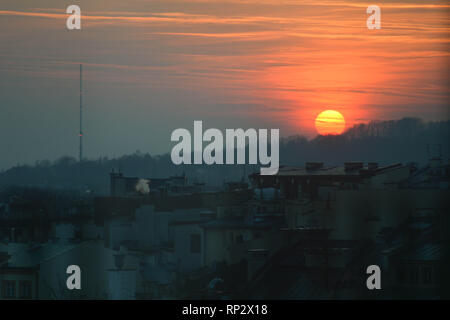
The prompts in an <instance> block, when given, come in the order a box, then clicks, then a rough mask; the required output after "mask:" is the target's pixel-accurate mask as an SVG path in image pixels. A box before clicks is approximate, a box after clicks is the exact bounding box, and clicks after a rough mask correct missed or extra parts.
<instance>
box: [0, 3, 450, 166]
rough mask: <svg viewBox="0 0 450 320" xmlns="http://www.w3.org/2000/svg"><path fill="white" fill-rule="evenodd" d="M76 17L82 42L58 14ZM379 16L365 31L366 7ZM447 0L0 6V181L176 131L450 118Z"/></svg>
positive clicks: (154, 142) (157, 140)
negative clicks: (39, 164) (42, 164)
mask: <svg viewBox="0 0 450 320" xmlns="http://www.w3.org/2000/svg"><path fill="white" fill-rule="evenodd" d="M72 4H76V5H79V6H80V8H81V13H82V20H81V30H68V29H67V28H66V19H67V17H68V16H69V15H68V14H66V13H65V12H66V8H67V7H68V6H69V5H72ZM373 4H376V5H378V6H379V7H380V8H381V29H379V30H376V29H375V30H369V29H368V28H367V26H366V20H367V18H368V16H369V14H367V13H366V8H367V7H368V6H369V5H373ZM449 16H450V2H449V1H432V2H431V1H373V2H364V1H355V0H344V1H339V0H338V1H312V0H310V1H308V0H305V1H291V0H285V1H283V0H231V1H225V0H175V1H172V0H156V1H144V0H127V1H125V0H95V1H93V0H89V1H87V0H86V1H85V0H83V1H75V0H66V1H61V0H21V1H6V0H0V108H1V109H0V110H1V114H0V150H1V151H0V152H1V153H0V155H1V156H0V170H4V169H7V168H9V167H11V166H14V165H17V164H33V163H34V162H35V161H37V160H43V159H49V160H54V159H57V158H59V157H61V156H64V155H68V156H74V157H76V156H77V155H78V121H79V119H78V112H79V109H78V107H79V100H78V99H79V98H78V91H79V64H80V63H82V64H83V69H84V88H83V91H84V92H83V94H84V106H85V112H84V145H85V147H84V153H85V156H86V157H88V158H91V159H92V158H97V157H99V156H108V157H115V156H121V155H123V154H129V153H133V152H135V151H137V150H139V151H141V152H149V153H150V154H152V155H156V154H161V153H164V152H169V151H170V150H171V148H172V147H173V143H171V141H170V135H171V132H172V131H173V130H175V129H177V128H187V129H189V130H193V121H194V120H202V121H203V126H204V128H205V129H206V128H219V129H225V128H244V129H245V128H267V129H272V128H279V129H280V135H281V136H289V135H294V134H301V135H305V136H307V137H310V138H311V137H314V136H315V135H316V134H317V132H316V130H315V127H314V123H315V119H316V116H317V115H318V114H319V113H320V112H322V111H324V110H328V109H331V110H336V111H339V112H340V113H341V114H342V115H343V116H344V117H345V123H346V126H352V125H354V124H356V123H360V122H368V121H371V120H391V119H400V118H403V117H420V118H422V119H424V120H427V121H436V120H443V119H448V118H449V103H448V101H449V76H448V70H449V52H450V50H449V49H450V45H449V39H450V38H449V31H450V29H449Z"/></svg>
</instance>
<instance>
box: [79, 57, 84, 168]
mask: <svg viewBox="0 0 450 320" xmlns="http://www.w3.org/2000/svg"><path fill="white" fill-rule="evenodd" d="M82 85H83V65H82V64H80V133H79V134H78V135H79V136H80V162H81V161H82V160H83V86H82Z"/></svg>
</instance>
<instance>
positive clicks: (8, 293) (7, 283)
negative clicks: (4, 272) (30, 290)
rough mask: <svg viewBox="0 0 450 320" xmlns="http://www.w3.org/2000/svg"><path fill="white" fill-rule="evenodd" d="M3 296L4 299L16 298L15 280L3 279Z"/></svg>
mask: <svg viewBox="0 0 450 320" xmlns="http://www.w3.org/2000/svg"><path fill="white" fill-rule="evenodd" d="M2 288H3V290H2V291H3V292H2V294H3V298H4V299H15V298H16V281H13V280H3V282H2Z"/></svg>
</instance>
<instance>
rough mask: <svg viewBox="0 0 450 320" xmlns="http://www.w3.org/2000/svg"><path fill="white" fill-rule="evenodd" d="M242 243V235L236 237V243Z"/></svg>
mask: <svg viewBox="0 0 450 320" xmlns="http://www.w3.org/2000/svg"><path fill="white" fill-rule="evenodd" d="M243 242H244V237H243V236H242V234H240V235H238V236H236V243H243Z"/></svg>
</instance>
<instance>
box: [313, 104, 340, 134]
mask: <svg viewBox="0 0 450 320" xmlns="http://www.w3.org/2000/svg"><path fill="white" fill-rule="evenodd" d="M316 130H317V132H318V133H319V134H320V135H329V134H335V135H336V134H341V133H342V132H343V131H344V130H345V119H344V116H343V115H342V114H341V113H340V112H337V111H335V110H325V111H322V112H321V113H320V114H319V115H318V116H317V118H316Z"/></svg>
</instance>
